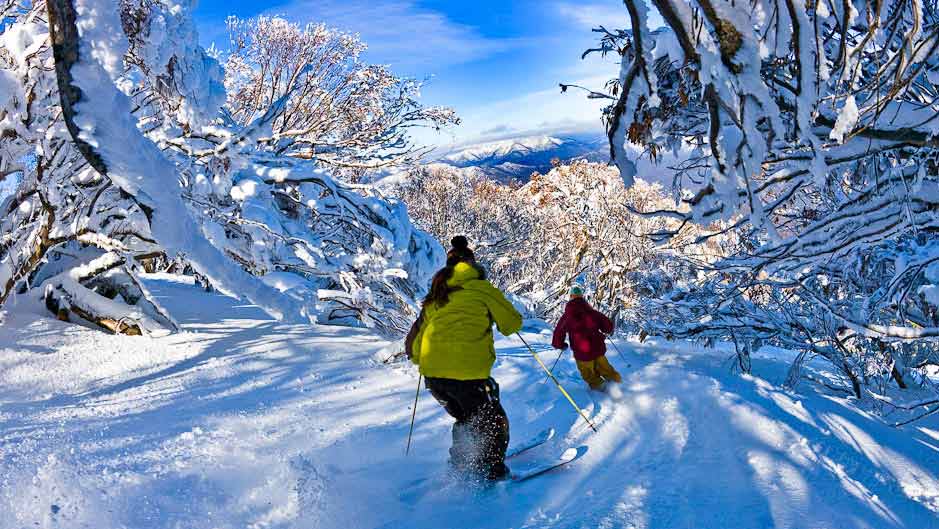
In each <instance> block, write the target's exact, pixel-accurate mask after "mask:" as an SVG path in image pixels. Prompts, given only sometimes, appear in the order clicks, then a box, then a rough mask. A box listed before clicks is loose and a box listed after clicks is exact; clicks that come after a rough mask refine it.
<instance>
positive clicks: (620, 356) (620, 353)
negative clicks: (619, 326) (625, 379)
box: [606, 334, 629, 364]
mask: <svg viewBox="0 0 939 529" xmlns="http://www.w3.org/2000/svg"><path fill="white" fill-rule="evenodd" d="M612 336H613V335H611V334H607V335H606V337H607V338H609V339H610V344H611V345H613V349H616V354H618V355H619V359H620V360H622V361H623V362H624V363H626V364H629V362H626V359H625V358H623V353H622V351H620V350H619V346H618V345H616V342H614V341H613V338H612Z"/></svg>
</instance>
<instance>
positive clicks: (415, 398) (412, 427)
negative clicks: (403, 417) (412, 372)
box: [404, 374, 424, 455]
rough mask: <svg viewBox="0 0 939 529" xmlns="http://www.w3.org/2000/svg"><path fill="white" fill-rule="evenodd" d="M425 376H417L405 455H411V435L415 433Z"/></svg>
mask: <svg viewBox="0 0 939 529" xmlns="http://www.w3.org/2000/svg"><path fill="white" fill-rule="evenodd" d="M422 378H424V375H422V374H419V375H417V393H415V394H414V408H412V409H411V428H410V429H409V430H408V447H407V448H406V449H405V450H404V455H408V454H409V453H411V434H412V433H414V417H415V416H416V415H417V398H418V397H420V396H421V379H422Z"/></svg>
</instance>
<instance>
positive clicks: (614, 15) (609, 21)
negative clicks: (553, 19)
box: [557, 0, 629, 30]
mask: <svg viewBox="0 0 939 529" xmlns="http://www.w3.org/2000/svg"><path fill="white" fill-rule="evenodd" d="M557 9H558V12H559V13H560V15H561V16H562V17H564V18H566V19H569V20H571V21H573V22H574V23H575V24H577V25H579V26H581V27H584V28H587V29H591V28H595V27H598V26H604V27H606V28H607V29H610V30H613V29H626V28H628V27H629V14H628V12H627V11H626V6H624V5H623V2H621V1H617V0H606V1H604V2H598V3H586V2H584V3H568V2H559V3H558V4H557Z"/></svg>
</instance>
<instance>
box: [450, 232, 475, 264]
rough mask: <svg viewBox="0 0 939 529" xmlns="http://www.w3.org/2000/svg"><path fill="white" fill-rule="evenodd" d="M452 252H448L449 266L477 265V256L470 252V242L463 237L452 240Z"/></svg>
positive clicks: (459, 236) (458, 236)
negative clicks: (463, 263) (460, 263)
mask: <svg viewBox="0 0 939 529" xmlns="http://www.w3.org/2000/svg"><path fill="white" fill-rule="evenodd" d="M450 246H451V247H452V248H450V251H449V252H447V266H454V265H456V264H457V263H459V262H467V263H471V264H472V263H475V262H476V256H475V255H473V250H470V247H469V241H467V240H466V237H464V236H462V235H457V236H456V237H454V238H452V239H450Z"/></svg>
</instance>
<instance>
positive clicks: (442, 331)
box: [405, 236, 522, 480]
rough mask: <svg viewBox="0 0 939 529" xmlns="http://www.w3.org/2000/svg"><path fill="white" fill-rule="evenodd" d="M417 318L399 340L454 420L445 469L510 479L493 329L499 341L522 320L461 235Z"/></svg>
mask: <svg viewBox="0 0 939 529" xmlns="http://www.w3.org/2000/svg"><path fill="white" fill-rule="evenodd" d="M451 245H452V248H451V249H450V251H449V252H447V264H446V266H445V267H444V268H442V269H441V270H440V271H438V272H437V273H436V274H435V275H434V278H433V281H432V283H431V288H430V292H429V293H428V294H427V297H426V298H425V299H424V303H423V307H422V309H421V314H420V316H419V317H418V319H417V321H416V322H414V325H413V326H412V327H411V331H410V332H409V333H408V337H407V339H406V341H405V345H406V350H407V353H408V357H409V358H410V359H411V361H412V362H414V363H415V364H417V365H418V366H419V367H420V372H421V374H423V375H424V377H425V380H426V386H427V389H428V390H430V393H431V394H432V395H433V396H434V398H435V399H437V401H438V402H439V403H440V404H441V405H442V406H443V407H444V409H446V410H447V413H449V414H450V415H452V416H453V418H454V419H456V423H455V424H454V425H453V445H452V446H451V448H450V465H451V468H453V469H454V470H455V471H457V472H460V473H461V474H468V475H470V476H471V477H477V478H482V479H489V480H498V479H503V478H505V477H506V476H507V475H508V467H506V465H505V451H506V449H507V448H508V446H509V419H508V417H507V416H506V414H505V410H504V409H503V408H502V404H501V403H500V402H499V385H498V384H496V381H495V380H493V378H492V377H491V376H490V373H491V370H492V364H493V363H494V362H495V359H496V352H495V345H494V343H493V335H492V324H493V323H495V324H496V327H497V328H498V329H499V332H500V333H502V334H503V335H505V336H509V335H511V334H515V333H516V332H518V331H519V330H520V329H521V328H522V316H521V315H520V314H519V313H518V311H516V310H515V308H514V307H513V306H512V304H511V303H509V301H508V300H507V299H505V296H504V295H503V294H502V292H500V291H499V290H498V289H497V288H495V287H494V286H492V284H491V283H489V281H486V274H485V271H484V270H483V269H482V268H481V267H479V266H478V265H477V264H476V257H475V255H473V251H472V250H471V249H470V248H469V243H468V242H467V240H466V238H465V237H463V236H458V237H454V238H453V240H452V241H451Z"/></svg>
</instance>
